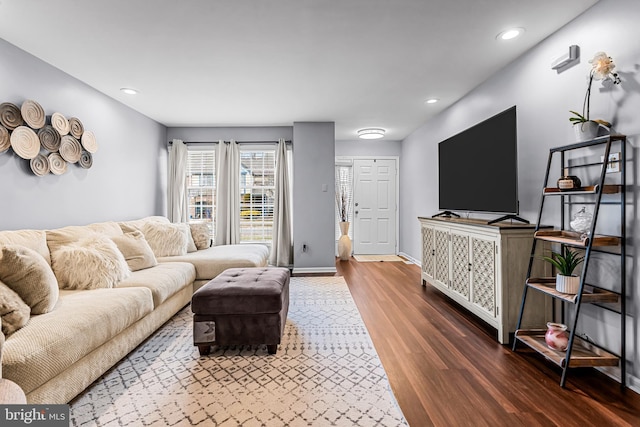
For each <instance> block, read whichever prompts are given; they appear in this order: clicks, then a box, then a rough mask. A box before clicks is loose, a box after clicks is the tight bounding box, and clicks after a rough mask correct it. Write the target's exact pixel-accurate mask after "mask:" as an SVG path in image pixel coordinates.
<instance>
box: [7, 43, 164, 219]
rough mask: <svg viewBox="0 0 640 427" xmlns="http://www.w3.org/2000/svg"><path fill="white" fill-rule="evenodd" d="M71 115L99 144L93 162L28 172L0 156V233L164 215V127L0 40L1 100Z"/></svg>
mask: <svg viewBox="0 0 640 427" xmlns="http://www.w3.org/2000/svg"><path fill="white" fill-rule="evenodd" d="M26 99H33V100H35V101H37V102H38V103H40V105H42V107H43V108H44V110H45V114H47V115H51V114H52V113H54V112H60V113H62V114H64V115H65V116H66V117H73V116H75V117H78V118H79V119H80V120H81V121H82V123H83V124H84V127H85V129H87V130H92V131H93V132H94V133H95V135H96V139H97V142H98V152H97V153H95V154H94V156H93V166H92V167H91V168H90V169H82V168H80V167H79V166H78V165H69V168H68V171H67V173H66V174H64V175H62V176H55V175H53V174H49V175H46V176H44V177H37V176H35V175H34V174H33V173H32V172H31V170H30V168H29V162H28V161H27V160H24V159H21V158H20V157H18V156H17V155H16V154H15V153H14V152H13V150H9V151H7V152H5V153H2V154H0V230H11V229H20V228H54V227H59V226H64V225H71V224H78V225H81V224H87V223H90V222H97V221H106V220H126V219H132V218H139V217H143V216H146V215H155V214H163V213H164V212H165V205H166V202H165V200H166V199H165V197H166V196H165V195H166V158H167V151H166V139H167V137H166V128H165V127H164V126H162V125H160V124H158V123H156V122H155V121H153V120H151V119H149V118H147V117H146V116H143V115H142V114H140V113H137V112H135V111H133V110H131V109H130V108H128V107H126V106H125V105H123V104H121V103H119V102H118V101H116V100H114V99H112V98H109V97H107V96H105V95H103V94H102V93H100V92H98V91H96V90H94V89H93V88H91V87H89V86H87V85H86V84H84V83H81V82H79V81H78V80H76V79H74V78H73V77H71V76H69V75H68V74H65V73H63V72H62V71H60V70H58V69H57V68H54V67H52V66H50V65H49V64H46V63H45V62H43V61H41V60H40V59H38V58H35V57H34V56H32V55H30V54H28V53H26V52H24V51H22V50H20V49H18V48H17V47H15V46H13V45H11V44H9V43H7V42H6V41H4V40H2V39H0V102H11V103H13V104H16V105H18V106H20V105H21V104H22V102H23V101H24V100H26Z"/></svg>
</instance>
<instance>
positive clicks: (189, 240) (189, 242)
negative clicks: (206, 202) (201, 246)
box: [178, 222, 198, 252]
mask: <svg viewBox="0 0 640 427" xmlns="http://www.w3.org/2000/svg"><path fill="white" fill-rule="evenodd" d="M178 225H179V226H180V227H182V232H183V233H184V234H185V236H187V252H195V251H197V250H198V248H197V247H196V243H195V242H194V241H193V236H192V235H191V228H189V224H187V223H186V222H183V223H180V224H178Z"/></svg>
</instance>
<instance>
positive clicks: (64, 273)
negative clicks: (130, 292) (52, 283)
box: [51, 235, 131, 289]
mask: <svg viewBox="0 0 640 427" xmlns="http://www.w3.org/2000/svg"><path fill="white" fill-rule="evenodd" d="M51 262H52V267H53V271H54V273H55V274H56V277H57V278H58V283H59V284H60V287H61V288H63V289H98V288H112V287H114V286H115V285H117V284H118V282H120V281H122V280H124V279H126V278H127V277H129V275H130V274H131V272H130V271H129V266H128V265H127V261H125V259H124V256H123V255H122V253H120V251H119V250H118V247H117V246H116V244H115V243H114V242H113V240H111V239H110V238H108V237H106V236H100V235H95V236H91V237H86V238H83V239H80V240H78V241H76V242H70V243H68V244H66V245H64V246H60V247H59V248H58V250H56V251H55V252H53V253H52V254H51Z"/></svg>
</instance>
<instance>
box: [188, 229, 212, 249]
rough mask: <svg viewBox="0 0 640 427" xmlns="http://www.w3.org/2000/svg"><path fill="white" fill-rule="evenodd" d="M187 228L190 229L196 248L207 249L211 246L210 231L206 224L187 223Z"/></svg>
mask: <svg viewBox="0 0 640 427" xmlns="http://www.w3.org/2000/svg"><path fill="white" fill-rule="evenodd" d="M189 228H190V229H191V236H192V237H193V242H194V243H195V245H196V249H198V250H201V249H207V248H208V247H210V246H211V233H210V231H209V226H208V225H207V224H204V223H199V224H189Z"/></svg>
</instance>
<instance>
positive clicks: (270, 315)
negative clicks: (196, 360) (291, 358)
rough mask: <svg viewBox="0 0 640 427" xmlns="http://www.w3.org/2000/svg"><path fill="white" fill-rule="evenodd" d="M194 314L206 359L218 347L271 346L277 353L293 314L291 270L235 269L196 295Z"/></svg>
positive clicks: (195, 333)
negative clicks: (290, 291) (288, 320)
mask: <svg viewBox="0 0 640 427" xmlns="http://www.w3.org/2000/svg"><path fill="white" fill-rule="evenodd" d="M191 310H192V311H193V343H194V344H195V345H197V346H198V350H199V351H200V355H207V354H209V351H210V349H211V346H212V345H214V344H215V345H244V344H246V345H257V344H266V345H267V350H268V351H269V354H275V353H276V351H277V349H278V344H280V339H281V338H282V333H283V332H284V325H285V322H286V320H287V312H288V311H289V270H288V269H286V268H280V267H254V268H229V269H227V270H225V271H223V272H222V273H221V274H220V275H219V276H218V277H216V278H215V279H213V280H211V281H210V282H209V283H207V284H206V285H204V286H203V287H201V288H200V289H198V290H197V291H196V292H195V293H194V294H193V297H192V298H191Z"/></svg>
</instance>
